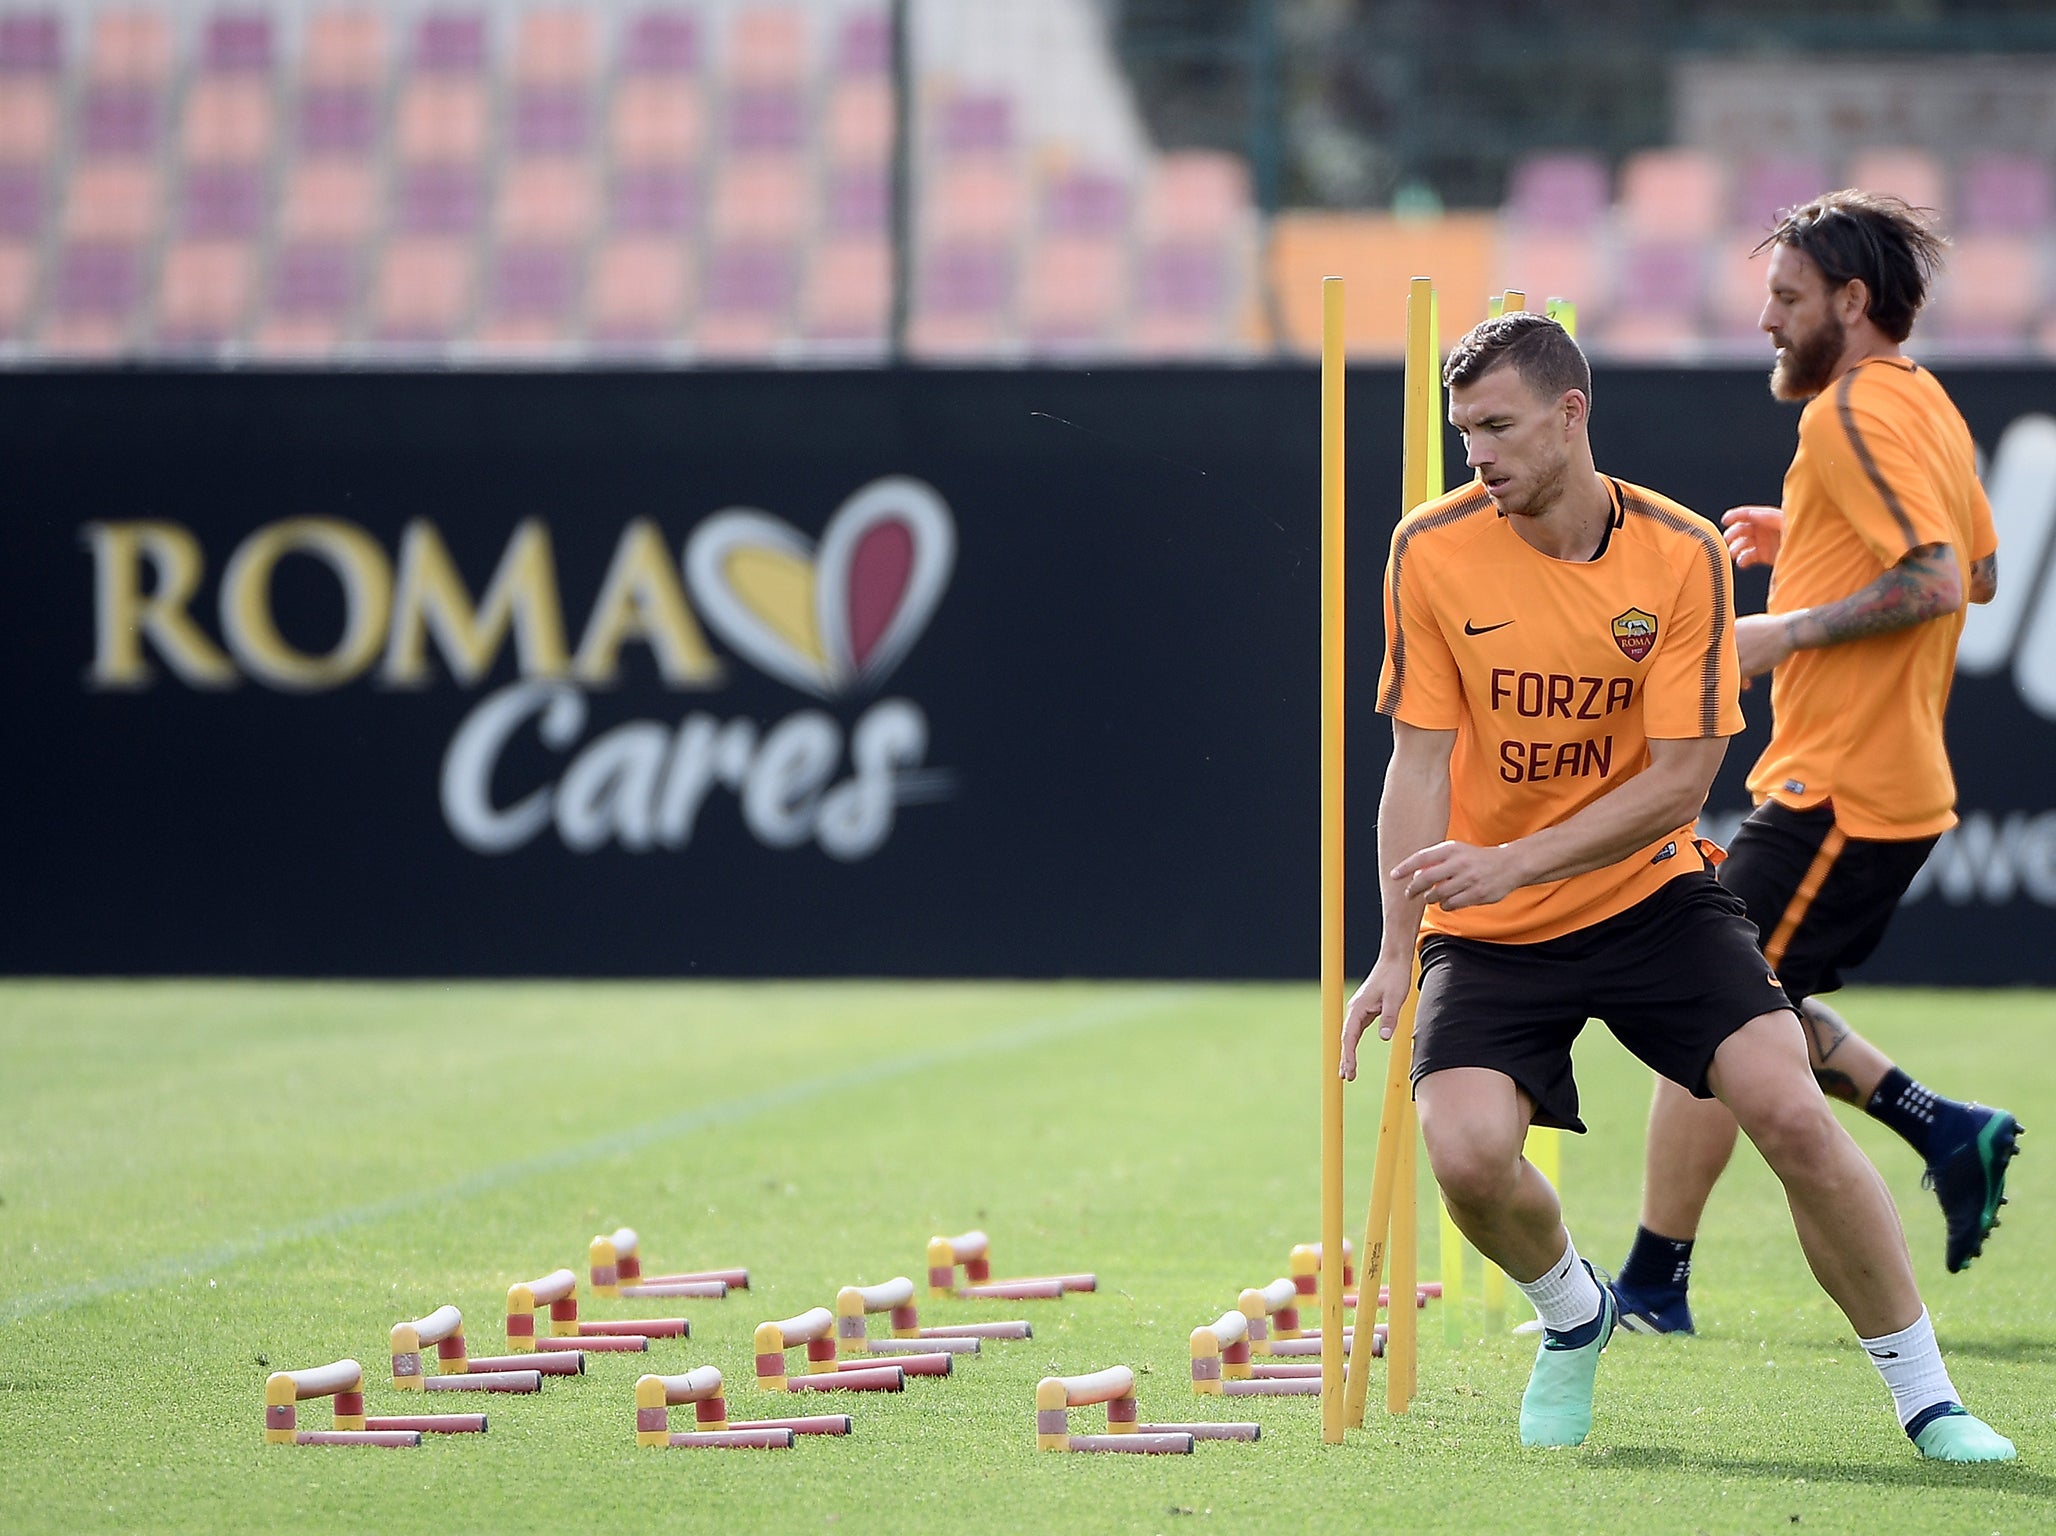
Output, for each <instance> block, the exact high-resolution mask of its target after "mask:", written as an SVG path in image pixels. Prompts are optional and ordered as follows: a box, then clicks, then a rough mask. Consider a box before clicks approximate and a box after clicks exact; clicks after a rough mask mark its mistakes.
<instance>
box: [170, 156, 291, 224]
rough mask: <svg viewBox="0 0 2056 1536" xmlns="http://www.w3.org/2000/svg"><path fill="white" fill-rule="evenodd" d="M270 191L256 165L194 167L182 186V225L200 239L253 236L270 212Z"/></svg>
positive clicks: (180, 211) (180, 222) (180, 218)
mask: <svg viewBox="0 0 2056 1536" xmlns="http://www.w3.org/2000/svg"><path fill="white" fill-rule="evenodd" d="M267 191H268V189H267V188H266V186H265V181H264V174H263V172H262V171H261V170H260V169H258V168H257V167H256V166H250V165H196V166H192V167H190V168H188V170H187V171H186V176H185V183H184V185H183V186H182V187H181V188H180V198H179V200H180V209H179V218H178V228H179V230H180V232H181V233H182V234H185V235H188V236H191V237H193V238H196V239H221V240H227V239H239V240H247V239H253V238H255V237H256V236H257V235H258V234H259V233H261V232H262V230H263V226H264V220H265V216H266V215H267V214H268V213H269V212H270V208H271V204H270V199H269V197H268V195H267Z"/></svg>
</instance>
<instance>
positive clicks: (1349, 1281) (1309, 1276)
mask: <svg viewBox="0 0 2056 1536" xmlns="http://www.w3.org/2000/svg"><path fill="white" fill-rule="evenodd" d="M1355 1253H1356V1249H1355V1247H1354V1246H1353V1245H1352V1244H1350V1243H1347V1242H1345V1243H1344V1244H1343V1245H1342V1284H1343V1285H1344V1286H1345V1287H1348V1286H1353V1285H1355V1284H1356V1265H1355V1263H1354V1255H1355ZM1286 1268H1287V1271H1288V1272H1289V1274H1290V1276H1291V1280H1292V1288H1293V1289H1294V1290H1295V1291H1296V1292H1298V1293H1299V1295H1300V1296H1302V1297H1308V1298H1313V1299H1315V1300H1318V1298H1319V1296H1320V1288H1321V1245H1320V1244H1319V1243H1295V1244H1294V1245H1293V1248H1292V1252H1291V1254H1290V1255H1289V1256H1288V1258H1287V1262H1286ZM1441 1295H1442V1282H1441V1281H1440V1280H1423V1281H1422V1282H1421V1283H1420V1284H1419V1285H1417V1286H1415V1287H1414V1305H1415V1306H1416V1307H1425V1306H1426V1305H1427V1304H1428V1303H1429V1302H1430V1301H1433V1300H1436V1299H1438V1298H1440V1296H1441ZM1391 1303H1392V1291H1391V1287H1390V1286H1384V1285H1381V1286H1379V1287H1378V1305H1379V1306H1381V1307H1385V1306H1390V1305H1391ZM1342 1305H1343V1307H1344V1308H1345V1309H1347V1308H1351V1307H1354V1306H1355V1305H1356V1292H1355V1291H1353V1290H1348V1289H1345V1290H1344V1291H1343V1293H1342ZM1311 1333H1312V1334H1313V1335H1314V1336H1316V1337H1318V1336H1319V1334H1320V1329H1318V1328H1315V1329H1312V1330H1311Z"/></svg>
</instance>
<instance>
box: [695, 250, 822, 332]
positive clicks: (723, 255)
mask: <svg viewBox="0 0 2056 1536" xmlns="http://www.w3.org/2000/svg"><path fill="white" fill-rule="evenodd" d="M798 265H799V264H798V261H797V260H796V258H795V253H794V251H793V249H792V248H791V247H790V246H788V245H778V244H754V243H736V244H730V245H719V246H716V247H715V248H714V250H713V252H712V253H711V255H710V256H709V257H708V259H707V279H706V292H705V295H704V297H703V300H702V305H701V308H702V311H703V312H705V313H712V314H750V315H766V316H773V317H778V318H781V319H782V317H783V316H784V315H785V314H786V313H787V312H788V311H789V310H790V309H791V308H792V302H793V297H794V294H795V292H796V290H797V287H798V276H799V270H798Z"/></svg>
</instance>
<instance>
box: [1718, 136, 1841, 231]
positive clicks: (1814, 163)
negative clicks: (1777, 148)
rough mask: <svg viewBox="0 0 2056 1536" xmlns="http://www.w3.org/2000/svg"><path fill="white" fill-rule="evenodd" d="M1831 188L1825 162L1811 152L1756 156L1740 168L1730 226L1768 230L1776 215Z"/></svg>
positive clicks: (1775, 219)
mask: <svg viewBox="0 0 2056 1536" xmlns="http://www.w3.org/2000/svg"><path fill="white" fill-rule="evenodd" d="M1832 190H1834V184H1833V182H1831V181H1830V180H1829V177H1828V168H1827V162H1826V161H1824V160H1822V159H1820V158H1819V157H1818V156H1812V155H1780V156H1759V157H1757V158H1755V159H1753V160H1751V161H1749V163H1748V164H1746V165H1744V166H1743V167H1742V174H1741V176H1740V177H1739V178H1738V184H1737V186H1736V190H1735V206H1734V217H1733V220H1732V222H1733V225H1734V227H1736V228H1737V229H1744V230H1749V229H1753V230H1757V231H1759V233H1768V232H1769V230H1770V229H1771V227H1772V226H1773V225H1774V224H1776V223H1777V221H1778V215H1779V214H1781V213H1783V212H1784V211H1785V210H1786V209H1788V208H1797V207H1799V206H1800V205H1801V204H1803V203H1808V202H1811V201H1812V200H1813V199H1814V198H1816V197H1819V196H1820V195H1821V193H1823V192H1829V191H1832Z"/></svg>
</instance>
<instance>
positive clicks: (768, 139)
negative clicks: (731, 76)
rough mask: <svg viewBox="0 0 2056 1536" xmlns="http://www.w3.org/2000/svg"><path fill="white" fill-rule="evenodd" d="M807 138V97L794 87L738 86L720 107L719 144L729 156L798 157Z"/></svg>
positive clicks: (794, 84) (776, 85) (780, 83)
mask: <svg viewBox="0 0 2056 1536" xmlns="http://www.w3.org/2000/svg"><path fill="white" fill-rule="evenodd" d="M807 136H808V123H807V102H806V97H805V95H804V94H803V93H802V91H801V89H800V87H799V85H798V84H796V83H791V84H788V83H784V82H779V83H773V84H768V85H742V86H737V87H735V88H734V89H732V90H731V91H729V93H728V96H727V99H726V100H725V101H724V102H723V103H722V132H721V142H722V145H723V147H724V148H725V149H726V150H727V151H728V153H730V154H732V155H750V154H762V153H780V154H797V153H799V152H800V151H801V150H802V149H804V148H805V147H806V144H807Z"/></svg>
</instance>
